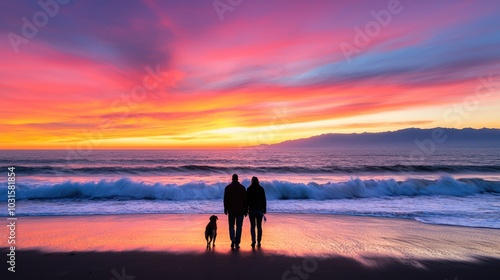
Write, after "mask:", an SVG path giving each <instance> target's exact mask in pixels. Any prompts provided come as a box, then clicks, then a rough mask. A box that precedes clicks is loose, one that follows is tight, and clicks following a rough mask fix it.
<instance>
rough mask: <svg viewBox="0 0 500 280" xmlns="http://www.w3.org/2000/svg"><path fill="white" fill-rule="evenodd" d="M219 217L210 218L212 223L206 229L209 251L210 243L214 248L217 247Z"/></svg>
mask: <svg viewBox="0 0 500 280" xmlns="http://www.w3.org/2000/svg"><path fill="white" fill-rule="evenodd" d="M218 219H219V218H217V216H215V215H212V216H210V218H209V220H210V222H209V223H208V225H207V226H206V227H205V239H206V240H207V249H210V242H212V246H213V247H215V238H217V220H218Z"/></svg>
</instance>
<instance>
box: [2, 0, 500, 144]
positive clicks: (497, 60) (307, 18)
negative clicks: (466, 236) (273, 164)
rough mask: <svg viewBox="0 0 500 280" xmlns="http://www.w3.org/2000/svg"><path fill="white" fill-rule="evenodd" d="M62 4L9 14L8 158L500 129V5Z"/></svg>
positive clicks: (9, 6)
mask: <svg viewBox="0 0 500 280" xmlns="http://www.w3.org/2000/svg"><path fill="white" fill-rule="evenodd" d="M58 1H59V2H57V1H56V0H41V1H40V2H41V3H47V6H46V7H42V6H40V5H39V4H38V3H37V2H38V1H17V0H4V1H2V2H1V3H0V33H1V40H0V130H1V131H2V136H1V137H0V138H1V139H0V149H11V148H36V149H39V148H60V149H67V148H72V147H79V146H80V147H81V146H82V145H84V146H85V145H86V146H91V147H92V148H180V147H241V146H248V145H258V144H271V143H277V142H281V141H284V140H288V139H296V138H303V137H310V136H313V135H318V134H323V133H351V132H357V133H358V132H377V131H388V130H398V129H402V128H408V127H419V128H431V127H438V126H440V127H455V128H463V127H474V128H482V127H490V128H500V113H499V109H500V94H499V93H500V90H499V89H500V31H499V30H500V29H499V26H500V16H499V14H500V2H499V1H497V0H489V1H488V0H486V1H455V0H453V1H451V0H450V1H448V0H440V1H430V0H428V1H424V0H418V1H411V0H401V1H396V0H380V1H379V0H370V1H368V0H367V1H347V0H345V1H340V0H339V1H332V0H328V1H326V0H314V1H304V0H301V1H298V0H280V1H274V0H220V1H213V0H175V1H173V0H169V1H149V0H142V1H119V0H115V1H83V0H73V1H68V0H64V1H63V0H58ZM66 2H69V3H66ZM54 3H56V5H54ZM48 13H49V15H48Z"/></svg>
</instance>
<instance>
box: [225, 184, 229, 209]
mask: <svg viewBox="0 0 500 280" xmlns="http://www.w3.org/2000/svg"><path fill="white" fill-rule="evenodd" d="M227 199H228V197H227V187H226V188H225V189H224V214H226V215H227V207H228V206H229V205H228V201H227Z"/></svg>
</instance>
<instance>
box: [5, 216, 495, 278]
mask: <svg viewBox="0 0 500 280" xmlns="http://www.w3.org/2000/svg"><path fill="white" fill-rule="evenodd" d="M209 216H210V215H121V216H82V217H20V218H19V219H18V229H17V239H18V242H17V244H16V245H17V251H16V271H17V272H16V273H11V272H8V271H7V265H5V268H4V269H2V272H1V273H0V275H2V277H1V279H5V277H4V275H5V276H8V277H9V278H7V279H112V278H115V279H120V278H121V279H130V280H131V279H132V278H131V277H129V278H126V277H124V275H131V276H135V278H134V279H162V278H167V277H168V278H174V279H177V278H185V279H257V278H265V279H270V278H275V279H333V278H336V279H339V278H341V279H346V278H349V279H366V278H371V279H455V278H457V279H499V276H500V243H499V240H500V230H494V229H478V228H465V227H454V226H439V225H426V224H422V223H418V222H415V221H411V220H401V219H386V218H367V217H350V216H334V215H309V214H303V215H296V214H295V215H290V214H274V213H271V214H268V215H267V217H268V222H267V223H265V224H264V238H263V242H262V247H261V248H259V249H255V250H252V248H251V247H250V242H251V241H250V234H249V222H248V220H247V219H245V222H244V225H243V227H244V228H243V236H242V244H241V246H242V247H241V249H240V250H238V251H232V250H231V249H230V247H229V244H230V242H229V239H228V230H227V220H226V216H225V215H223V214H218V216H219V221H218V227H219V229H218V236H217V243H216V245H217V246H216V247H215V248H214V249H213V250H209V251H207V250H206V248H205V245H206V244H205V240H204V237H203V231H204V228H205V225H206V224H207V223H208V217H209ZM4 232H5V231H3V232H2V236H4V234H5V233H4ZM4 237H5V236H4ZM3 239H4V240H6V238H3ZM3 246H4V247H5V245H3ZM3 251H4V252H6V251H7V250H6V249H3ZM4 259H6V256H5V257H4ZM4 264H5V262H4ZM122 269H124V270H123V271H122ZM13 276H15V277H14V278H12V277H13Z"/></svg>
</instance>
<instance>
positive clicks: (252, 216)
mask: <svg viewBox="0 0 500 280" xmlns="http://www.w3.org/2000/svg"><path fill="white" fill-rule="evenodd" d="M248 218H249V219H250V235H251V236H252V247H253V246H255V212H254V211H250V213H248Z"/></svg>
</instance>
